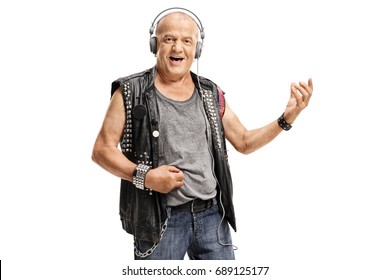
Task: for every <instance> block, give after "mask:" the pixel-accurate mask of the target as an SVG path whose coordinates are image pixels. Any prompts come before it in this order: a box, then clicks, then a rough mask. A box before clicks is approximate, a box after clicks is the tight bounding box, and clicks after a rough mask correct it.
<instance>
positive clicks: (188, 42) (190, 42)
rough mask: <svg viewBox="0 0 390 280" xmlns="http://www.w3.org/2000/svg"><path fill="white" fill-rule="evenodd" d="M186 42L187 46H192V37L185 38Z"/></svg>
mask: <svg viewBox="0 0 390 280" xmlns="http://www.w3.org/2000/svg"><path fill="white" fill-rule="evenodd" d="M184 44H186V45H187V46H191V45H192V40H191V39H185V40H184Z"/></svg>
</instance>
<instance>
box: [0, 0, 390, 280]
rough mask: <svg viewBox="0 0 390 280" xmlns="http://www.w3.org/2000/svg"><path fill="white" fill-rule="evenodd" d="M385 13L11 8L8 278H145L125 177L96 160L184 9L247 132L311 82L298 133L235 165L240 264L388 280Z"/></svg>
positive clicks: (5, 226) (375, 2) (145, 5)
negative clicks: (123, 98) (125, 218)
mask: <svg viewBox="0 0 390 280" xmlns="http://www.w3.org/2000/svg"><path fill="white" fill-rule="evenodd" d="M7 2H8V3H7ZM385 3H386V1H379V0H371V1H333V0H332V1H330V0H328V1H308V0H307V1H304V0H299V1H287V0H279V1H248V0H241V1H205V0H198V1H189V0H187V1H159V0H153V1H148V0H145V1H129V0H128V1H125V0H122V1H119V0H111V1H70V0H68V1H44V0H38V1H2V3H1V4H0V30H1V45H0V48H1V52H0V59H1V60H0V69H1V73H0V74H1V76H0V82H1V102H0V122H1V138H0V141H1V145H0V149H1V150H0V161H1V177H0V180H1V182H0V183H1V190H0V191H1V192H0V219H1V224H0V226H1V230H0V259H1V260H2V274H3V276H4V279H125V276H122V275H121V270H122V268H124V267H126V266H127V265H130V266H135V265H138V264H134V262H133V261H132V259H133V256H132V254H133V251H132V249H133V247H132V237H131V236H130V235H128V234H126V233H125V232H124V231H123V230H122V229H121V225H120V221H119V215H118V207H119V179H118V178H116V177H114V176H112V175H111V174H109V173H107V172H106V171H104V170H103V169H101V168H100V167H99V166H97V165H96V164H94V163H93V162H92V161H91V159H90V155H91V151H92V147H93V144H94V141H95V137H96V135H97V133H98V131H99V129H100V125H101V122H102V120H103V117H104V114H105V111H106V108H107V105H108V102H109V97H110V85H111V82H112V81H113V80H115V79H116V78H118V77H121V76H126V75H128V74H132V73H135V72H138V71H142V70H145V69H147V68H149V67H151V66H153V65H154V61H155V58H154V56H153V55H152V54H151V53H150V52H149V45H148V41H149V33H148V31H149V27H150V24H151V22H152V20H153V19H154V17H155V16H156V15H157V14H158V13H159V12H160V11H162V10H163V9H165V8H169V7H172V6H181V7H186V8H189V9H191V10H192V11H193V12H195V13H196V14H197V15H198V16H199V18H200V19H201V20H202V23H203V25H204V27H205V33H206V38H205V41H204V48H203V53H202V57H201V58H200V60H199V74H200V75H202V76H206V77H208V78H210V79H212V80H213V81H215V82H216V83H218V84H219V85H220V86H221V87H222V89H223V90H224V91H225V92H226V98H227V101H228V102H229V104H230V105H231V107H232V108H233V110H234V111H235V112H236V113H237V115H238V116H239V117H240V119H241V121H242V122H243V123H244V125H245V126H246V127H247V128H248V129H252V128H256V127H259V126H263V125H265V124H267V123H269V122H271V121H273V120H275V119H276V118H277V117H278V116H279V115H280V114H281V113H282V112H283V110H284V107H285V104H286V102H287V100H288V97H289V86H290V83H291V82H298V81H300V80H302V81H305V82H306V81H307V79H308V78H309V77H312V78H313V82H314V94H313V97H312V100H311V103H310V105H309V107H308V108H307V109H306V110H305V111H304V112H303V113H302V114H301V116H300V117H299V119H298V120H297V121H296V123H294V127H293V128H292V130H290V131H289V132H283V133H282V134H281V135H280V136H279V137H278V138H277V139H276V140H274V141H273V142H272V143H271V144H269V145H268V146H266V147H264V148H263V149H261V150H259V151H257V152H256V153H254V154H251V155H248V156H244V155H240V154H238V152H236V151H235V150H233V149H232V148H231V149H230V151H229V155H230V164H231V169H232V174H233V179H234V186H235V193H234V201H235V206H236V212H237V213H236V214H237V223H238V232H237V233H234V234H233V238H234V243H235V245H237V246H238V247H239V249H238V251H236V258H237V261H236V262H235V264H236V265H256V266H270V271H269V274H268V276H267V277H268V279H317V280H318V279H376V280H379V279H389V277H390V271H389V261H390V253H389V252H390V242H389V236H390V230H389V226H388V224H389V213H390V206H389V194H388V191H387V189H388V188H389V186H390V184H389V181H390V180H389V176H388V169H389V163H388V159H389V156H390V153H389V148H388V143H389V140H390V139H389V138H390V137H389V133H388V127H389V114H388V101H389V98H388V95H389V94H390V90H389V86H388V84H389V83H388V81H389V74H390V66H389V65H390V55H389V52H388V50H389V49H390V43H389V40H388V37H389V30H388V27H389V26H390V17H389V8H387V6H386V5H385ZM195 66H196V65H195V64H194V71H196V67H195ZM187 262H188V261H184V262H180V263H183V265H184V264H187ZM187 265H188V264H187ZM191 266H193V267H194V266H196V264H194V263H191ZM194 279H195V278H194ZM210 279H212V278H210ZM264 279H266V278H265V277H264Z"/></svg>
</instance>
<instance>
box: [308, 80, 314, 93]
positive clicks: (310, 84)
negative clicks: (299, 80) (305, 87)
mask: <svg viewBox="0 0 390 280" xmlns="http://www.w3.org/2000/svg"><path fill="white" fill-rule="evenodd" d="M308 84H309V87H310V88H311V91H312V92H313V80H312V78H310V79H309V81H308Z"/></svg>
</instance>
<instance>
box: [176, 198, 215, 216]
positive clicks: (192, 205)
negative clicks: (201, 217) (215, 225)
mask: <svg viewBox="0 0 390 280" xmlns="http://www.w3.org/2000/svg"><path fill="white" fill-rule="evenodd" d="M215 204H217V199H215V198H212V199H208V200H201V199H199V198H196V199H194V200H191V201H188V202H186V203H184V204H181V205H178V206H173V207H171V209H172V210H174V211H179V212H192V213H194V212H199V211H203V210H206V209H208V208H210V207H211V206H213V205H215Z"/></svg>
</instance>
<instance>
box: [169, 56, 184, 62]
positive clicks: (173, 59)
mask: <svg viewBox="0 0 390 280" xmlns="http://www.w3.org/2000/svg"><path fill="white" fill-rule="evenodd" d="M169 59H170V60H172V61H182V60H183V59H184V58H182V57H177V56H170V57H169Z"/></svg>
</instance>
